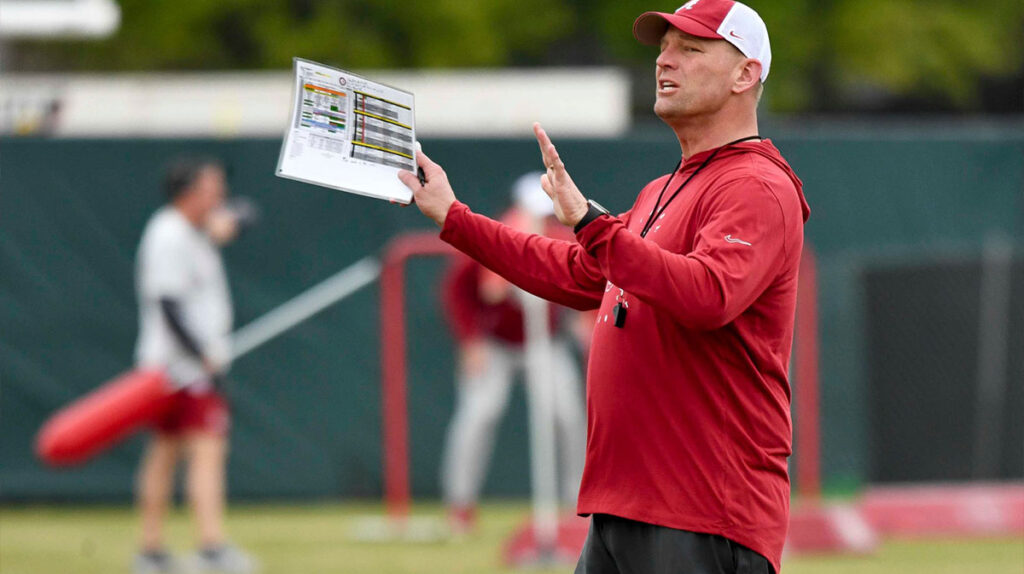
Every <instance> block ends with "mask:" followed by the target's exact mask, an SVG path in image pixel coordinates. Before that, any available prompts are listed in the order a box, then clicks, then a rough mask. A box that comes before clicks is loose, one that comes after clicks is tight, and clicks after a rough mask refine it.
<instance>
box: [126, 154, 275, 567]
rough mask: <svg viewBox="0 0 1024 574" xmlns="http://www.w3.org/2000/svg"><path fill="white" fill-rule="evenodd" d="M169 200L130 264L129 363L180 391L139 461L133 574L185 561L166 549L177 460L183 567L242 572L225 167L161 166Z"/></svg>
mask: <svg viewBox="0 0 1024 574" xmlns="http://www.w3.org/2000/svg"><path fill="white" fill-rule="evenodd" d="M164 192H165V194H166V199H167V204H166V205H164V206H163V207H161V208H160V209H159V210H158V211H157V212H156V213H155V214H154V215H153V216H152V217H151V218H150V220H149V222H148V223H147V224H146V228H145V231H144V232H143V234H142V240H141V242H140V244H139V249H138V255H137V261H136V285H137V292H138V298H139V338H138V342H137V346H136V362H137V364H138V366H139V367H140V368H158V369H161V370H163V371H164V373H166V375H167V376H168V377H169V378H170V379H171V380H172V381H173V382H174V383H175V384H176V386H178V387H180V388H183V390H182V391H180V392H178V393H177V394H176V395H175V397H174V400H175V403H174V406H173V407H172V408H171V409H170V411H169V412H168V413H167V414H166V416H164V417H163V418H162V419H161V420H159V421H157V423H156V425H155V426H156V428H155V434H154V436H153V437H152V439H151V440H150V442H149V444H148V446H147V448H146V452H145V455H144V457H143V459H142V462H141V465H140V467H139V472H138V477H137V484H136V490H137V492H136V495H137V504H138V509H139V513H140V518H141V529H142V532H141V541H140V542H141V548H140V551H139V554H138V555H137V556H136V559H135V564H134V567H135V572H136V573H137V574H144V573H151V572H152V573H158V572H178V571H181V570H182V568H183V567H184V566H186V564H182V563H181V562H180V561H179V560H176V559H175V558H174V557H173V556H172V555H171V554H170V553H169V552H168V551H167V549H166V547H165V546H164V533H163V523H164V518H165V515H166V514H167V507H168V504H169V503H170V501H171V495H172V493H173V491H174V476H175V470H176V467H177V463H178V461H179V459H184V460H186V461H187V462H188V471H187V474H186V492H187V498H188V501H189V503H190V506H191V510H192V514H193V517H194V520H195V526H196V534H197V544H198V548H197V551H196V553H195V555H193V556H191V557H190V558H189V560H188V561H187V562H189V564H187V566H189V567H190V570H193V571H195V570H198V571H200V572H203V571H219V572H228V573H247V572H252V571H254V569H255V567H256V563H255V560H254V559H253V558H251V557H250V556H249V555H248V554H246V553H245V552H243V551H241V550H240V549H238V548H237V547H235V546H233V545H232V544H230V543H229V542H228V540H227V538H226V535H225V532H224V510H225V501H226V494H225V483H226V477H225V466H226V460H227V453H228V430H229V426H230V414H229V410H228V405H227V402H226V400H225V398H224V396H223V394H222V393H221V391H220V389H219V388H218V387H219V385H220V383H221V381H222V380H223V377H224V375H225V373H226V372H227V370H228V368H229V366H230V362H231V349H230V334H231V323H232V313H233V311H232V305H231V294H230V291H229V289H228V282H227V276H226V274H225V271H224V264H223V262H222V260H221V256H220V247H221V246H223V245H225V244H227V243H228V242H230V241H232V240H233V239H234V238H235V237H236V236H237V234H238V232H239V226H240V218H239V215H238V214H237V213H236V212H234V211H232V210H231V209H229V208H228V206H227V205H226V203H225V197H226V196H227V193H228V189H227V182H226V177H225V172H224V168H223V167H222V166H221V164H220V163H219V162H218V161H216V160H213V159H205V158H203V159H192V158H190V159H182V160H179V161H176V162H174V163H172V164H171V165H170V166H169V168H168V169H167V171H166V174H165V179H164Z"/></svg>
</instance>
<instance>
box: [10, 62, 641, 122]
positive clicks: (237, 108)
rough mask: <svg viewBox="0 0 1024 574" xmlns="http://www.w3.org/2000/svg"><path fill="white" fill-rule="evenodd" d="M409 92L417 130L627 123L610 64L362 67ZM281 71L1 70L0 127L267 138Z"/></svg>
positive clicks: (279, 107)
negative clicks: (413, 101)
mask: <svg viewBox="0 0 1024 574" xmlns="http://www.w3.org/2000/svg"><path fill="white" fill-rule="evenodd" d="M362 75H365V76H366V77H369V78H372V79H373V80H375V81H378V82H383V83H386V84H390V85H393V86H397V87H400V88H402V89H405V90H408V91H411V92H413V93H414V94H415V96H416V131H417V132H418V133H419V134H421V135H422V137H425V138H430V137H530V136H531V126H532V124H533V122H535V121H539V122H541V123H542V124H544V126H545V127H546V128H548V129H549V130H550V131H551V132H553V133H556V134H558V135H559V136H560V137H608V136H614V135H617V134H621V133H624V132H626V131H627V130H628V129H629V128H630V121H631V116H630V112H631V102H630V83H629V77H628V75H627V74H626V73H625V72H624V71H622V70H619V69H617V68H536V69H511V70H509V69H503V70H460V71H393V70H389V71H379V72H375V71H369V72H362ZM292 86H293V82H292V77H291V73H290V72H244V73H243V72H222V73H217V72H210V73H187V74H184V73H183V74H163V73H161V74H136V73H132V74H105V75H94V74H56V75H55V74H50V75H43V74H5V76H4V79H3V81H2V82H0V133H3V134H24V135H31V134H40V135H42V134H45V135H49V136H55V137H85V138H90V137H223V138H233V137H276V136H280V135H281V134H283V133H284V129H285V127H286V125H287V122H288V117H289V109H290V106H291V99H292Z"/></svg>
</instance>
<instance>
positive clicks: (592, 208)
mask: <svg viewBox="0 0 1024 574" xmlns="http://www.w3.org/2000/svg"><path fill="white" fill-rule="evenodd" d="M602 215H611V214H610V213H609V212H608V210H607V209H605V208H604V207H603V206H602V205H601V204H600V203H598V202H596V201H594V200H593V199H588V200H587V211H586V213H584V214H583V217H582V218H581V219H580V220H579V221H578V222H576V225H575V226H573V229H572V230H573V233H579V232H580V231H581V230H582V229H583V228H584V227H586V226H587V225H589V224H590V222H592V221H594V220H595V219H597V218H598V217H601V216H602Z"/></svg>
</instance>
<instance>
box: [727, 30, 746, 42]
mask: <svg viewBox="0 0 1024 574" xmlns="http://www.w3.org/2000/svg"><path fill="white" fill-rule="evenodd" d="M729 35H730V36H732V37H733V38H736V39H739V40H742V39H743V36H740V35H739V34H737V33H736V30H729Z"/></svg>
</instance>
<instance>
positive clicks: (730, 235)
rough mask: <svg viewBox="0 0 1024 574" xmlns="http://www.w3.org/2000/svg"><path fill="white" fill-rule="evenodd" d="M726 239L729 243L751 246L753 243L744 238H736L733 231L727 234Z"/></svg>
mask: <svg viewBox="0 0 1024 574" xmlns="http://www.w3.org/2000/svg"><path fill="white" fill-rule="evenodd" d="M725 240H726V241H727V242H729V243H739V244H741V245H746V246H747V247H751V245H750V244H749V243H747V242H746V241H743V240H742V239H736V238H734V237H733V236H732V234H731V233H730V234H729V235H726V236H725Z"/></svg>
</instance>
